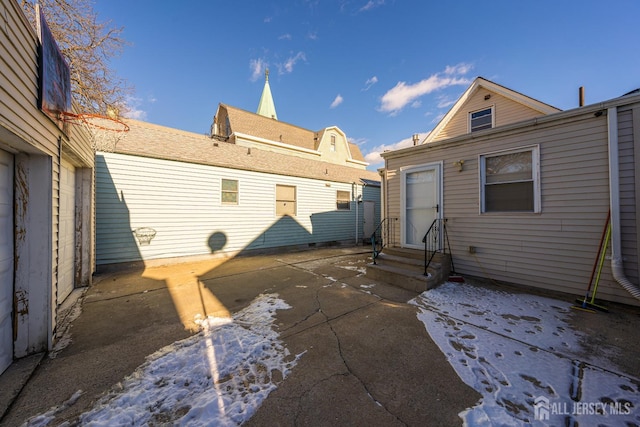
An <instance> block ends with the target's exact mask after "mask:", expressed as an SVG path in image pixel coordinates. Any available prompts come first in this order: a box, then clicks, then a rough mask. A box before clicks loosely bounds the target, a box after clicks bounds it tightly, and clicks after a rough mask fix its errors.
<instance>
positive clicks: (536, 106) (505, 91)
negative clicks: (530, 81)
mask: <svg viewBox="0 0 640 427" xmlns="http://www.w3.org/2000/svg"><path fill="white" fill-rule="evenodd" d="M481 88H484V89H487V90H489V91H491V92H494V93H497V94H499V95H502V96H504V97H505V98H507V99H510V100H512V101H514V102H517V103H519V104H522V105H525V106H526V107H529V108H531V109H533V110H536V111H539V112H540V113H541V114H544V115H547V114H553V113H557V112H559V111H561V110H560V109H558V108H556V107H553V106H551V105H549V104H545V103H544V102H540V101H538V100H536V99H533V98H531V97H529V96H526V95H523V94H521V93H520V92H516V91H515V90H511V89H509V88H507V87H504V86H501V85H499V84H497V83H494V82H492V81H490V80H487V79H485V78H483V77H476V79H475V80H474V81H473V83H471V86H469V88H468V89H467V90H466V91H465V92H464V93H463V94H462V95H461V96H460V98H459V99H458V100H457V101H456V103H455V104H454V105H453V107H451V109H450V110H449V112H448V113H447V114H445V116H444V117H443V118H442V120H440V122H439V123H438V124H437V125H436V127H435V128H433V130H432V131H431V132H430V133H429V135H427V137H426V138H425V139H424V141H423V142H422V143H423V144H425V143H429V142H431V141H433V140H434V139H435V138H437V137H438V135H439V134H440V132H441V131H442V130H443V129H444V128H445V127H446V126H447V124H448V123H449V122H450V121H451V119H452V118H453V117H455V116H456V115H457V114H458V113H459V112H460V111H461V109H462V107H463V106H464V105H465V103H466V102H467V100H468V99H469V98H471V96H473V94H474V93H476V92H477V91H478V90H480V89H481Z"/></svg>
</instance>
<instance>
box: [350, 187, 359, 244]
mask: <svg viewBox="0 0 640 427" xmlns="http://www.w3.org/2000/svg"><path fill="white" fill-rule="evenodd" d="M357 192H358V184H356V183H355V182H354V183H353V184H351V194H352V195H353V196H352V198H353V202H354V203H353V204H354V205H355V209H356V246H358V196H357V194H356V193H357Z"/></svg>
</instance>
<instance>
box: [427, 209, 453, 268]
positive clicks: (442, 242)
mask: <svg viewBox="0 0 640 427" xmlns="http://www.w3.org/2000/svg"><path fill="white" fill-rule="evenodd" d="M446 224H447V220H446V218H436V219H434V220H433V222H432V223H431V226H430V227H429V230H427V233H426V234H425V235H424V237H423V238H422V243H424V275H425V276H427V275H428V274H429V273H428V272H427V269H428V268H429V265H431V261H432V260H433V257H435V255H436V253H438V252H442V253H444V254H446V253H447V249H448V250H449V253H451V245H450V244H449V236H448V235H447V227H446ZM451 271H455V270H454V268H453V259H452V260H451Z"/></svg>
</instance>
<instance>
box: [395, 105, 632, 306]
mask: <svg viewBox="0 0 640 427" xmlns="http://www.w3.org/2000/svg"><path fill="white" fill-rule="evenodd" d="M492 100H494V99H493V97H492ZM627 116H628V114H626V115H625V114H622V115H621V124H620V127H621V135H624V133H625V132H628V131H625V129H626V127H628V124H629V122H630V119H629V118H628V117H627ZM625 126H626V127H625ZM490 134H492V135H493V136H478V135H474V138H473V139H471V138H457V139H455V140H453V141H449V142H447V141H445V142H442V143H433V144H427V145H424V146H419V147H416V149H409V150H406V151H404V152H402V153H401V154H398V155H396V156H390V157H389V158H387V169H388V171H387V173H388V177H389V183H388V187H389V188H388V195H387V197H388V200H389V208H390V212H389V216H391V217H394V216H396V217H400V216H401V215H402V213H401V212H400V175H399V173H398V171H399V169H400V168H401V167H408V166H410V165H411V166H416V165H420V164H426V163H431V162H435V161H441V160H442V161H443V162H444V172H443V175H444V177H443V179H444V181H443V185H444V197H443V199H444V201H443V205H444V206H443V209H444V213H443V214H444V217H445V218H447V219H448V223H447V228H448V232H449V238H450V241H451V246H452V253H453V256H454V263H455V267H456V270H458V271H459V272H460V273H463V274H468V275H472V276H479V277H490V278H491V279H494V280H500V281H505V282H511V283H516V284H521V285H526V286H535V287H539V288H546V289H553V290H557V291H563V292H568V293H571V294H575V295H583V294H584V292H585V290H586V288H587V284H588V281H589V276H590V274H591V270H592V267H593V262H594V259H595V257H596V253H597V250H598V244H599V240H600V236H601V234H602V230H603V227H604V225H605V220H606V216H607V211H608V208H609V179H608V161H607V121H606V115H603V116H601V117H594V115H593V114H592V113H591V114H583V115H582V116H578V117H576V118H575V119H573V120H571V121H555V122H547V123H545V124H541V125H537V126H536V127H525V128H523V129H522V130H516V129H514V130H510V131H505V132H490ZM621 138H622V140H624V137H622V136H621ZM622 140H621V150H622V151H621V157H624V159H625V160H626V163H625V165H624V166H623V167H622V169H623V172H622V174H623V176H625V178H624V179H623V192H624V194H625V195H623V198H625V200H626V201H624V202H623V206H624V205H627V206H629V207H630V206H631V205H632V204H633V203H635V199H633V200H632V199H631V196H632V192H631V191H629V190H630V188H631V187H630V185H631V181H630V180H631V176H632V175H633V174H632V173H630V171H631V170H633V169H634V167H633V165H632V164H630V163H629V162H631V163H632V162H633V160H630V159H631V158H632V157H631V156H630V155H629V150H630V148H629V147H627V146H628V145H629V144H624V143H622ZM428 145H430V146H428ZM532 145H537V146H539V147H540V186H541V202H542V206H541V213H539V214H533V213H523V214H500V213H489V214H480V213H479V200H480V190H479V182H478V179H479V171H478V158H479V155H481V154H485V153H491V152H496V151H500V150H507V149H514V148H519V147H527V146H532ZM458 160H464V167H463V171H462V172H459V171H458V168H457V166H455V165H454V162H456V161H458ZM634 179H635V177H634ZM625 188H626V189H627V191H625ZM623 209H624V208H623ZM626 210H627V211H630V210H631V209H630V208H629V209H626ZM625 215H629V212H627V213H626V214H625ZM626 221H627V223H630V224H631V223H635V218H631V217H629V218H627V219H626ZM628 230H629V233H628V235H629V237H630V238H629V239H628V241H626V242H625V249H624V251H625V254H631V255H632V257H634V258H635V259H636V260H637V251H636V248H635V247H632V246H633V239H634V238H635V236H636V234H635V230H631V229H630V228H629V229H628ZM469 246H475V247H476V248H477V253H476V254H470V253H469V252H468V247H469ZM630 269H631V270H635V271H636V277H637V264H635V265H630ZM636 280H637V279H636ZM598 295H599V296H602V297H606V298H607V299H611V300H617V301H622V302H626V303H630V298H629V296H628V294H627V293H626V291H624V290H623V289H622V288H621V287H620V286H618V285H617V284H616V283H615V281H614V280H613V278H612V276H611V272H610V266H609V265H608V263H605V266H604V268H603V274H602V277H601V279H600V287H599V290H598Z"/></svg>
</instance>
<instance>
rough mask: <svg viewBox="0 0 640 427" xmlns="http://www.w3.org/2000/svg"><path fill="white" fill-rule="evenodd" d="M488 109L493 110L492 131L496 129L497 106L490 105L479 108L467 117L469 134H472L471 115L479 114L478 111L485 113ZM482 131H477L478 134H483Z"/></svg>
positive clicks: (470, 112)
mask: <svg viewBox="0 0 640 427" xmlns="http://www.w3.org/2000/svg"><path fill="white" fill-rule="evenodd" d="M488 109H491V129H493V128H494V127H496V106H495V104H494V105H490V106H489V107H484V108H478V109H477V110H473V111H469V114H468V115H467V131H468V133H472V132H471V115H472V114H473V113H477V112H478V111H483V110H488ZM482 130H488V129H482ZM482 130H480V131H476V132H482Z"/></svg>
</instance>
